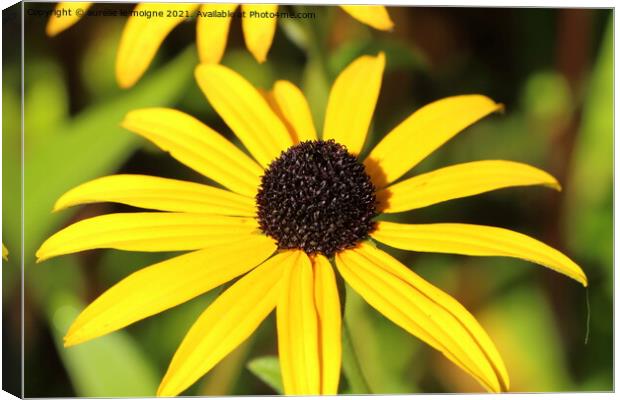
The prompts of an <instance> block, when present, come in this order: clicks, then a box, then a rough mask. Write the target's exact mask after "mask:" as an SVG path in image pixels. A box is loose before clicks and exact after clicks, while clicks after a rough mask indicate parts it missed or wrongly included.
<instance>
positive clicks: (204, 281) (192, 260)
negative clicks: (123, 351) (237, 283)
mask: <svg viewBox="0 0 620 400" xmlns="http://www.w3.org/2000/svg"><path fill="white" fill-rule="evenodd" d="M274 251H276V245H275V243H274V242H273V240H271V239H269V238H268V237H266V236H263V235H251V236H250V235H249V236H247V237H245V238H244V239H243V240H240V241H236V242H235V243H232V244H225V245H220V246H216V247H212V248H209V249H204V250H199V251H195V252H192V253H188V254H184V255H181V256H178V257H174V258H171V259H169V260H166V261H162V262H160V263H157V264H154V265H151V266H149V267H146V268H143V269H141V270H139V271H137V272H134V273H133V274H131V275H129V276H128V277H127V278H125V279H123V280H122V281H120V282H119V283H117V284H116V285H114V286H112V287H111V288H110V289H108V290H107V291H106V292H105V293H103V294H102V295H101V296H99V297H98V298H97V299H96V300H95V301H94V302H92V303H91V304H90V305H89V306H88V307H86V309H85V310H84V311H82V313H80V315H79V316H78V317H77V319H76V320H75V321H74V322H73V324H72V325H71V327H70V328H69V332H68V333H67V336H66V337H65V347H68V346H73V345H76V344H79V343H82V342H85V341H87V340H90V339H93V338H96V337H99V336H102V335H105V334H107V333H110V332H113V331H115V330H117V329H121V328H124V327H125V326H127V325H129V324H132V323H134V322H136V321H139V320H141V319H144V318H146V317H149V316H151V315H155V314H157V313H160V312H162V311H164V310H167V309H169V308H172V307H174V306H176V305H179V304H181V303H184V302H186V301H188V300H190V299H193V298H194V297H196V296H198V295H200V294H202V293H205V292H207V291H209V290H211V289H213V288H215V287H217V286H219V285H221V284H223V283H226V282H228V281H229V280H231V279H233V278H235V277H237V276H239V275H242V274H244V273H246V272H248V271H249V270H250V269H252V268H254V267H255V266H256V265H258V264H260V263H262V262H263V261H264V260H265V259H267V258H268V257H269V256H270V255H272V254H273V252H274Z"/></svg>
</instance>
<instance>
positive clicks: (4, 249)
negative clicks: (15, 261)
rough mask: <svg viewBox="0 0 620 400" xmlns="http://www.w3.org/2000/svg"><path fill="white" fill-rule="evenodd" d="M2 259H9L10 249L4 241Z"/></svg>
mask: <svg viewBox="0 0 620 400" xmlns="http://www.w3.org/2000/svg"><path fill="white" fill-rule="evenodd" d="M2 259H3V260H4V261H9V249H7V248H6V246H5V245H4V243H2Z"/></svg>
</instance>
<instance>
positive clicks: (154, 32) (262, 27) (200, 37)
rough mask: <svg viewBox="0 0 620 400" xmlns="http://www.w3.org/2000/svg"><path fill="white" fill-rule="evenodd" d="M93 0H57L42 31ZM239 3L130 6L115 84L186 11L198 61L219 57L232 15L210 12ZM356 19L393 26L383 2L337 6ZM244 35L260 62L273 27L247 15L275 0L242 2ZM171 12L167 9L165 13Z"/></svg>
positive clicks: (151, 53) (65, 22)
mask: <svg viewBox="0 0 620 400" xmlns="http://www.w3.org/2000/svg"><path fill="white" fill-rule="evenodd" d="M91 4H92V3H58V5H57V6H56V9H57V10H62V9H65V10H71V11H72V12H71V13H70V14H69V13H67V15H61V16H59V17H56V16H52V17H51V18H50V19H49V21H48V24H47V34H48V35H49V36H54V35H57V34H58V33H60V32H62V31H63V30H65V29H67V28H69V27H70V26H72V25H73V24H75V23H76V22H77V21H78V20H79V19H80V18H81V15H78V14H83V13H84V12H86V11H87V10H88V8H89V7H90V6H91ZM238 6H239V5H238V4H213V3H212V4H199V3H140V4H138V5H137V6H136V8H135V9H134V13H136V14H138V15H136V16H130V17H129V20H128V21H127V25H126V26H125V30H124V31H123V35H122V37H121V42H120V45H119V49H118V53H117V57H116V80H117V82H118V84H119V86H120V87H122V88H129V87H131V86H133V85H134V84H135V83H136V82H137V81H138V80H139V79H140V77H141V76H142V75H143V74H144V72H145V71H146V70H147V68H148V66H149V65H150V64H151V61H152V60H153V58H154V57H155V54H156V53H157V50H158V49H159V47H160V46H161V44H162V42H163V41H164V39H165V38H166V36H168V34H169V33H170V32H171V31H172V30H173V29H174V28H175V27H176V26H177V25H179V24H180V23H181V22H183V21H184V20H185V19H186V18H185V17H187V16H193V15H196V13H197V11H199V12H200V15H201V16H198V17H197V21H198V22H197V24H196V44H197V47H198V54H199V56H200V61H201V62H202V63H219V62H220V60H221V59H222V56H223V55H224V49H225V48H226V42H227V40H228V30H229V28H230V23H231V21H232V19H233V18H231V17H218V16H212V15H213V14H212V13H214V12H220V13H224V14H229V13H234V12H236V10H237V7H238ZM340 7H341V8H342V9H343V10H344V11H346V12H347V13H348V14H350V15H351V16H352V17H353V18H355V19H357V20H358V21H360V22H362V23H364V24H366V25H369V26H371V27H373V28H375V29H380V30H390V29H392V27H393V26H394V24H393V23H392V20H391V19H390V16H389V15H388V12H387V10H386V8H385V7H384V6H355V5H347V6H340ZM77 10H81V11H82V12H81V13H79V12H78V13H76V11H77ZM241 11H242V12H243V13H244V17H243V18H242V25H243V36H244V38H245V43H246V46H247V48H248V50H249V51H250V53H252V55H253V56H254V58H256V60H257V61H258V62H260V63H262V62H264V61H265V60H266V59H267V53H268V52H269V49H270V48H271V43H272V41H273V37H274V35H275V32H276V23H277V19H276V18H274V17H262V18H261V17H251V16H252V15H255V13H256V15H262V14H263V13H267V15H269V14H273V13H276V12H277V11H278V5H277V4H242V5H241ZM141 12H161V13H162V14H161V15H162V16H157V17H152V18H146V17H144V16H140V15H139V14H140V13H141ZM169 12H171V14H168V13H169Z"/></svg>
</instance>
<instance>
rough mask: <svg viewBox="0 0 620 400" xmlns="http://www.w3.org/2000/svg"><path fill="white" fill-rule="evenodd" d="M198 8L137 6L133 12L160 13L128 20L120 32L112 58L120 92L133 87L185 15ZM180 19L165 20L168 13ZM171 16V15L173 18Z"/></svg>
mask: <svg viewBox="0 0 620 400" xmlns="http://www.w3.org/2000/svg"><path fill="white" fill-rule="evenodd" d="M197 8H198V4H193V3H185V4H184V3H140V4H138V5H137V6H136V7H135V8H134V10H133V12H134V13H138V14H139V13H141V12H147V11H148V12H151V13H161V14H162V15H161V16H160V15H157V16H155V17H151V18H146V17H145V16H143V15H142V16H141V15H133V16H130V17H129V19H128V20H127V25H125V29H124V30H123V34H122V36H121V42H120V44H119V47H118V52H117V54H116V81H117V82H118V85H119V86H120V87H122V88H129V87H131V86H133V85H134V84H135V83H136V82H137V81H138V80H139V79H140V77H141V76H142V74H144V71H146V69H147V68H148V66H149V64H151V61H152V60H153V58H154V57H155V53H157V50H158V49H159V46H161V44H162V42H163V41H164V39H165V38H166V36H168V34H169V33H170V32H171V31H172V30H173V29H174V28H175V27H176V26H177V25H179V24H180V23H181V22H183V21H185V19H186V18H185V15H192V14H193V12H194V10H196V9H197ZM170 12H172V13H175V14H176V15H181V16H176V17H173V16H169V13H170ZM173 15H174V14H173Z"/></svg>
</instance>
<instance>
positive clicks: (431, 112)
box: [364, 95, 502, 188]
mask: <svg viewBox="0 0 620 400" xmlns="http://www.w3.org/2000/svg"><path fill="white" fill-rule="evenodd" d="M500 109H502V105H501V104H497V103H495V102H494V101H493V100H491V99H489V98H488V97H485V96H480V95H464V96H454V97H447V98H445V99H441V100H438V101H435V102H433V103H430V104H428V105H426V106H424V107H422V108H421V109H419V110H418V111H416V112H414V113H413V114H411V116H409V118H407V119H406V120H404V121H403V122H402V123H401V124H400V125H398V126H397V127H396V128H394V129H393V130H392V131H391V132H390V133H388V134H387V135H386V136H385V137H384V138H383V140H381V142H379V144H378V145H377V146H376V147H375V148H374V149H373V150H372V152H371V153H370V155H369V156H368V158H367V159H366V160H365V161H364V164H365V165H366V172H367V173H368V174H369V175H370V177H371V178H372V180H373V182H374V184H375V186H376V187H377V188H382V187H384V186H385V185H387V184H388V183H391V182H393V181H395V180H396V179H398V178H400V177H401V176H402V175H403V174H405V173H406V172H407V171H409V170H410V169H411V168H413V167H414V166H416V165H417V164H418V163H419V162H420V161H422V160H423V159H424V158H426V156H428V155H429V154H431V153H432V152H433V151H435V150H436V149H437V148H439V147H440V146H441V145H442V144H444V143H445V142H447V141H448V140H449V139H451V138H452V137H453V136H454V135H456V134H457V133H459V132H461V131H462V130H463V129H465V128H467V127H468V126H469V125H471V124H473V123H474V122H476V121H478V120H479V119H481V118H483V117H485V116H487V115H488V114H490V113H492V112H494V111H498V110H500Z"/></svg>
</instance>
